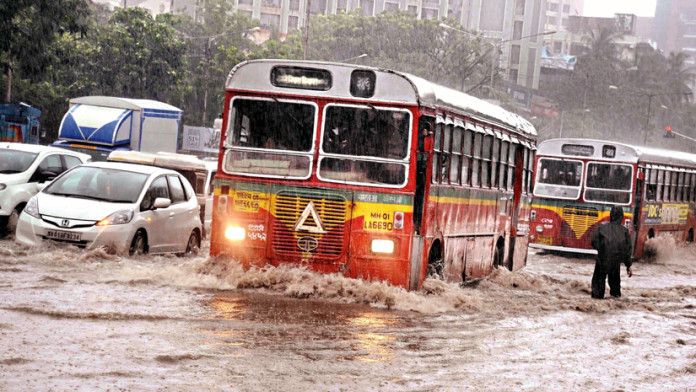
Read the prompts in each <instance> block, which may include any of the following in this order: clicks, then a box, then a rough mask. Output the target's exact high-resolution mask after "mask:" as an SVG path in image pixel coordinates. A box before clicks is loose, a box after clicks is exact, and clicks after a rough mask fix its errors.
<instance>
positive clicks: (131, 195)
mask: <svg viewBox="0 0 696 392" xmlns="http://www.w3.org/2000/svg"><path fill="white" fill-rule="evenodd" d="M147 177H148V176H147V174H142V173H135V172H131V171H127V170H119V169H106V168H101V167H88V166H80V167H77V168H75V169H73V170H71V171H69V172H68V173H66V174H65V175H63V176H61V177H59V178H57V179H56V180H55V181H53V182H52V183H51V184H50V185H49V186H48V187H46V189H45V190H44V192H45V193H48V194H52V195H56V196H65V197H77V198H84V199H93V200H101V201H106V202H111V203H135V202H136V201H138V198H139V197H140V194H141V193H142V190H143V186H144V185H145V181H146V180H147Z"/></svg>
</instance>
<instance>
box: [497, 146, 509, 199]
mask: <svg viewBox="0 0 696 392" xmlns="http://www.w3.org/2000/svg"><path fill="white" fill-rule="evenodd" d="M509 145H510V142H506V141H505V140H503V141H502V142H501V143H500V171H499V173H500V174H499V175H498V180H499V182H498V187H499V188H500V189H505V188H506V187H507V161H508V146H509Z"/></svg>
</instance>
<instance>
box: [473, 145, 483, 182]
mask: <svg viewBox="0 0 696 392" xmlns="http://www.w3.org/2000/svg"><path fill="white" fill-rule="evenodd" d="M482 142H483V135H482V134H480V133H478V132H476V134H475V135H474V166H473V167H472V174H473V176H472V179H471V185H472V186H475V187H479V186H481V143H482Z"/></svg>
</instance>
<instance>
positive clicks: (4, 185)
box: [0, 143, 91, 231]
mask: <svg viewBox="0 0 696 392" xmlns="http://www.w3.org/2000/svg"><path fill="white" fill-rule="evenodd" d="M90 159H91V158H90V156H89V155H87V154H82V153H79V152H75V151H66V150H64V149H61V148H55V147H48V146H38V145H32V144H23V143H0V231H13V230H14V226H15V225H16V223H17V218H18V217H19V214H20V213H21V212H22V209H24V206H25V204H26V203H27V201H29V199H30V198H31V197H32V196H34V195H35V194H36V193H37V192H39V191H40V190H41V188H42V187H43V186H44V185H45V184H46V183H47V182H49V181H51V180H53V179H54V178H55V177H57V176H58V175H60V174H61V173H63V172H64V171H66V170H68V169H70V168H72V167H74V166H77V165H81V164H82V163H84V162H88V161H89V160H90Z"/></svg>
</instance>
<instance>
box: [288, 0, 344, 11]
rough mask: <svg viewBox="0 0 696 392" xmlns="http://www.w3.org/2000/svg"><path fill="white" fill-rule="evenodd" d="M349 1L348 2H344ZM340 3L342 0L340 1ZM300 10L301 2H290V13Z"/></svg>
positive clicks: (298, 0) (294, 0) (292, 0)
mask: <svg viewBox="0 0 696 392" xmlns="http://www.w3.org/2000/svg"><path fill="white" fill-rule="evenodd" d="M343 1H347V0H343ZM339 3H340V0H339ZM299 10H300V0H290V11H299Z"/></svg>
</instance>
